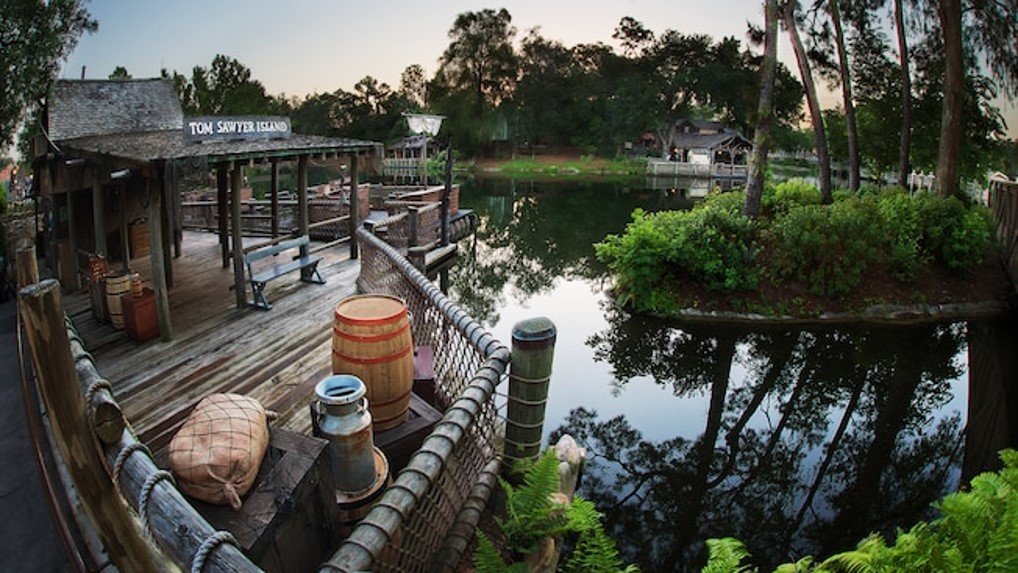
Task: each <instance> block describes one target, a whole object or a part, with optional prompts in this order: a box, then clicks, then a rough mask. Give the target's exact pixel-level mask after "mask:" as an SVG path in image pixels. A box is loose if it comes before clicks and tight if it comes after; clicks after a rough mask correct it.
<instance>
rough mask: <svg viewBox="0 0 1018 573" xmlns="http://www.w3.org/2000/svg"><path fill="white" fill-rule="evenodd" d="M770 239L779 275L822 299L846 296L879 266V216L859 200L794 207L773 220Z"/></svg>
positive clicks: (770, 246) (775, 268)
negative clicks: (867, 272)
mask: <svg viewBox="0 0 1018 573" xmlns="http://www.w3.org/2000/svg"><path fill="white" fill-rule="evenodd" d="M769 238H770V241H768V246H767V248H768V249H771V251H772V262H773V271H774V273H775V274H776V275H777V276H778V277H782V278H789V277H791V278H793V279H796V280H800V281H804V282H806V283H807V284H809V288H810V291H811V292H813V293H815V294H818V295H822V296H830V297H837V296H841V295H844V294H847V293H848V292H850V291H851V290H852V289H853V288H855V287H856V286H858V284H859V282H860V281H861V280H862V275H863V272H864V271H865V270H866V269H867V268H868V267H869V266H870V265H872V264H875V263H877V262H879V261H880V249H879V248H878V247H879V243H880V232H879V214H878V213H877V212H876V209H874V208H873V205H872V204H871V203H869V202H866V201H863V200H860V199H848V200H845V201H841V202H839V203H835V204H833V205H827V206H820V205H806V206H801V207H794V208H792V209H790V210H789V211H788V212H787V213H786V214H784V215H782V216H779V217H777V218H776V219H775V220H774V222H773V223H772V224H771V226H770V229H769Z"/></svg>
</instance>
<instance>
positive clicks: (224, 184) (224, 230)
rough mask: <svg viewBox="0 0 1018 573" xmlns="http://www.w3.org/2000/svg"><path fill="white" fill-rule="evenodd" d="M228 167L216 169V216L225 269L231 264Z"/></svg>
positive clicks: (223, 166)
mask: <svg viewBox="0 0 1018 573" xmlns="http://www.w3.org/2000/svg"><path fill="white" fill-rule="evenodd" d="M227 178H228V177H227V172H226V166H225V165H220V166H219V167H217V168H216V203H217V205H216V215H217V218H218V221H217V223H218V224H219V248H220V250H221V251H222V254H223V268H224V269H225V268H226V267H227V266H228V265H229V264H230V224H229V220H230V219H229V216H230V211H229V207H228V204H227V197H228V194H227V190H228V188H229V186H230V184H229V182H228V181H227Z"/></svg>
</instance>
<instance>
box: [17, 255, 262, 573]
mask: <svg viewBox="0 0 1018 573" xmlns="http://www.w3.org/2000/svg"><path fill="white" fill-rule="evenodd" d="M20 254H21V253H20V252H19V255H20ZM34 256H35V253H34V249H31V252H30V253H29V254H27V255H26V256H25V257H23V258H24V259H34ZM28 274H32V273H28ZM35 274H36V276H37V273H35ZM23 282H24V281H23ZM27 284H28V286H26V287H24V288H22V289H21V291H20V293H19V315H20V316H22V317H24V318H25V323H26V324H25V328H24V332H25V335H26V337H27V338H28V342H29V347H30V348H31V354H32V357H33V366H34V370H35V373H36V378H37V382H38V386H39V390H40V394H41V396H42V397H43V399H44V402H45V403H46V411H47V412H48V415H49V416H50V422H51V425H52V426H53V436H54V440H55V441H56V444H57V446H58V447H59V449H60V452H61V455H62V457H63V458H64V460H65V464H66V467H68V468H69V471H70V474H71V476H70V477H71V479H72V480H73V481H74V484H75V489H76V491H77V493H78V495H79V497H81V498H82V500H83V505H84V507H85V510H86V513H87V514H88V516H89V518H90V520H91V521H92V522H93V523H94V524H95V526H96V529H97V532H98V534H99V537H100V540H101V541H102V542H103V544H104V545H105V547H106V549H107V551H109V553H110V556H111V558H112V559H113V561H114V563H115V564H116V565H117V566H118V567H119V568H120V569H121V570H139V571H142V570H157V569H158V570H162V569H164V568H165V565H167V564H166V563H164V561H165V560H168V561H171V562H172V563H173V564H174V565H175V566H176V567H178V568H180V569H183V570H189V571H206V572H216V571H219V572H224V573H225V572H227V571H230V572H238V571H251V572H255V571H260V569H259V568H258V567H257V566H256V565H254V564H253V563H252V562H251V561H250V560H249V559H248V557H247V556H245V555H244V553H243V552H241V550H240V549H239V548H238V547H237V545H236V543H235V542H233V541H232V538H231V537H227V535H226V533H225V532H221V531H217V530H216V529H215V528H213V527H212V526H211V525H210V524H209V523H208V521H206V520H205V518H203V517H202V516H201V515H200V514H199V513H198V512H197V510H195V508H194V507H193V506H192V505H191V504H190V503H189V502H188V501H187V500H186V499H185V498H184V496H183V495H182V494H181V492H180V491H179V490H178V489H177V487H176V486H175V485H174V483H173V479H172V476H171V475H170V474H169V473H168V472H166V471H165V470H163V469H161V468H159V467H157V466H156V464H155V462H154V460H153V459H152V456H151V454H150V453H149V451H148V449H147V448H146V447H145V446H144V445H143V444H142V443H141V442H140V441H139V440H138V438H137V436H136V435H135V434H134V432H133V430H132V429H131V427H130V425H128V424H127V423H126V421H125V420H124V418H123V415H122V413H121V409H120V406H119V405H118V404H117V402H116V399H115V397H114V396H113V394H112V393H111V392H110V388H111V386H110V384H109V382H108V381H107V380H105V379H104V378H102V376H101V375H100V374H99V372H98V371H97V370H96V366H95V361H94V359H93V358H92V356H91V355H90V354H89V353H88V352H87V351H86V350H85V345H84V343H83V342H82V341H81V339H80V338H79V337H78V334H77V332H76V331H75V329H74V326H73V325H72V323H71V321H70V320H69V319H68V318H67V316H66V315H65V313H64V310H63V306H62V302H61V300H60V295H59V288H60V286H59V283H58V282H57V281H55V280H52V279H47V280H43V281H41V282H37V283H27ZM57 412H59V413H60V415H59V416H54V413H57ZM86 444H87V445H86ZM118 494H119V497H121V498H122V499H123V501H124V502H126V505H127V506H128V507H130V508H131V510H133V511H134V513H135V514H136V520H133V519H130V517H129V516H128V515H127V514H126V513H125V512H124V511H123V510H126V508H122V507H121V506H122V504H120V503H118V501H117V499H116V497H117V495H118ZM138 522H140V525H141V527H140V529H141V532H142V534H141V535H140V536H139V535H138V533H137V530H138V529H139V528H138V525H137V523H138ZM152 542H154V546H153V545H151V543H152ZM150 547H151V549H150ZM155 547H158V550H154V548H155Z"/></svg>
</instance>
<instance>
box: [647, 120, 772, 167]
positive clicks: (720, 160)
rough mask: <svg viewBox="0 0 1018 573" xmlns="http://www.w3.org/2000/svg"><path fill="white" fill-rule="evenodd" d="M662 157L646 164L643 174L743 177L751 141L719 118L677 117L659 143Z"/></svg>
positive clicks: (751, 144) (750, 149) (751, 147)
mask: <svg viewBox="0 0 1018 573" xmlns="http://www.w3.org/2000/svg"><path fill="white" fill-rule="evenodd" d="M662 143H663V145H662V150H663V157H662V159H660V160H650V161H648V163H647V173H648V174H650V175H661V176H690V177H710V178H725V179H745V178H746V176H747V174H748V168H747V164H748V163H749V153H750V152H751V151H752V150H753V142H751V141H750V140H748V139H746V138H745V137H743V136H742V134H741V133H739V132H738V131H735V130H734V129H729V128H727V127H725V126H724V124H722V123H721V122H719V121H713V120H703V119H679V120H676V122H675V124H674V125H672V126H671V129H669V130H668V131H667V135H666V140H665V141H664V142H662Z"/></svg>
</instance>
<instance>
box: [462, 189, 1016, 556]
mask: <svg viewBox="0 0 1018 573" xmlns="http://www.w3.org/2000/svg"><path fill="white" fill-rule="evenodd" d="M644 187H645V185H644V184H643V182H642V181H641V182H636V183H633V184H629V186H627V185H626V184H620V183H606V182H603V181H601V182H592V183H577V182H565V183H564V182H553V183H537V182H534V183H531V182H526V183H521V182H513V181H511V180H507V179H496V180H491V179H489V180H477V181H473V182H466V183H464V184H463V187H462V189H461V206H463V207H465V208H470V209H474V210H475V211H476V212H477V213H478V214H479V215H480V226H479V229H478V231H477V234H476V237H474V238H471V239H467V240H465V241H463V242H462V243H461V253H462V256H461V259H460V261H459V263H458V264H457V265H456V266H455V267H454V268H453V269H452V270H450V271H449V273H450V274H449V277H448V278H449V284H450V289H449V294H450V295H451V297H452V298H453V299H454V300H456V301H457V302H459V304H460V305H461V306H463V307H464V308H465V309H466V310H468V311H469V312H470V313H471V314H472V315H473V316H474V317H475V318H476V319H477V320H479V321H480V322H482V323H483V324H484V325H485V326H486V327H488V328H489V329H490V330H491V331H492V332H493V333H494V334H495V335H496V336H497V337H498V338H499V339H500V340H502V341H503V342H505V343H506V344H508V343H509V341H510V340H511V331H512V327H513V325H514V324H515V323H516V322H518V321H520V320H523V319H526V318H531V317H535V316H546V317H548V318H550V319H551V320H552V321H553V322H554V323H555V324H556V326H557V328H558V340H557V344H556V349H555V352H556V354H555V366H554V374H553V378H552V383H551V389H550V395H549V402H548V407H547V422H546V426H545V432H546V434H547V435H548V436H549V438H551V439H555V438H556V437H557V436H558V435H560V434H562V433H569V434H571V435H573V436H574V437H575V438H576V439H577V441H578V442H580V443H581V445H584V446H586V447H587V448H588V450H589V458H590V460H589V463H588V465H587V468H586V471H585V474H584V476H583V481H582V484H581V490H580V493H581V494H582V495H583V496H585V497H586V498H588V499H591V500H593V501H595V502H596V503H597V505H598V507H599V508H600V510H601V511H602V512H604V513H605V515H606V524H607V527H608V529H609V532H610V534H611V535H612V536H613V537H614V538H615V539H616V542H617V543H618V545H619V547H620V549H621V550H622V552H623V556H624V557H625V559H626V560H627V561H628V562H632V563H637V564H638V565H639V566H640V567H641V569H642V570H644V571H663V570H676V571H698V570H699V568H700V567H701V566H702V565H703V563H704V562H705V560H706V553H705V550H704V547H703V540H704V539H706V538H710V537H723V536H736V537H738V538H740V539H741V540H743V541H744V542H745V543H746V544H747V546H748V547H749V549H750V551H751V552H752V553H753V554H754V556H755V557H756V558H757V561H758V564H759V565H761V566H762V568H763V569H764V570H767V571H770V570H771V568H772V567H773V564H775V563H780V562H783V561H787V560H791V559H796V558H798V557H800V556H802V555H804V554H814V555H826V554H829V553H831V552H835V551H841V550H845V549H849V548H851V547H852V546H854V544H855V543H856V542H857V541H858V540H860V539H861V538H862V537H864V536H865V535H866V534H867V533H868V532H870V531H884V532H891V531H893V530H894V528H895V527H899V526H900V527H908V526H909V525H911V523H913V522H914V521H915V520H917V519H920V518H928V517H930V516H931V513H930V510H929V506H930V503H931V502H933V501H935V500H936V499H938V498H940V497H941V496H943V495H944V494H945V493H948V492H951V491H954V490H955V489H957V487H958V486H959V484H960V483H962V480H963V479H966V478H967V477H968V476H967V475H966V476H965V477H964V478H963V473H965V474H969V473H971V472H972V471H973V469H971V468H975V470H979V469H983V468H984V467H986V466H987V464H991V465H992V463H993V460H992V453H987V452H993V451H996V448H997V447H999V443H998V442H992V439H993V438H992V437H991V438H986V437H981V438H980V442H981V443H980V444H979V445H978V447H976V446H972V445H968V446H967V445H966V440H965V430H966V426H967V425H968V426H970V427H969V432H970V433H971V434H973V435H980V436H986V435H988V434H992V432H989V431H988V430H985V431H984V429H983V428H984V427H985V426H986V425H987V424H988V422H984V421H983V420H982V416H981V417H980V420H977V421H974V422H973V423H971V424H970V423H969V420H968V418H969V415H968V412H969V411H970V406H973V405H970V400H969V398H970V390H969V383H968V382H969V373H970V367H969V362H970V360H969V356H970V355H974V356H981V358H980V359H979V360H980V361H981V362H989V363H993V364H996V363H995V362H994V361H995V360H996V357H997V351H996V348H997V346H996V343H997V342H998V341H999V339H1000V335H999V334H998V332H997V331H996V330H992V329H991V325H985V324H978V325H974V324H966V323H956V324H940V325H933V326H919V327H886V326H885V327H872V328H784V327H783V328H762V327H749V328H746V327H736V326H730V325H729V326H724V325H708V324H688V323H687V324H684V323H682V322H679V321H668V320H658V319H649V318H646V317H640V316H631V315H629V314H627V313H626V312H624V311H621V310H619V309H617V308H615V307H613V306H612V304H611V303H610V300H609V299H608V297H607V296H606V294H605V289H606V288H607V287H608V286H609V285H610V280H609V278H608V277H607V276H606V274H605V269H604V268H603V266H602V265H601V264H600V263H599V262H598V261H597V260H596V259H595V257H594V252H593V247H592V244H593V243H595V242H597V241H600V240H601V239H603V238H604V236H605V235H606V234H607V233H618V232H621V231H622V230H623V229H624V227H625V225H626V223H627V222H629V220H630V213H631V211H632V210H633V209H634V208H635V207H642V208H644V209H646V210H658V209H664V208H672V209H678V208H687V207H689V206H690V205H691V202H690V200H689V199H687V198H686V197H685V196H684V195H685V194H684V193H683V192H682V191H675V192H672V191H668V190H648V189H645V188H644ZM1011 344H1013V342H1012V343H1011ZM970 345H971V347H972V349H973V350H979V351H980V352H979V353H977V352H973V353H970V352H969V349H970ZM1010 348H1014V346H1010ZM983 369H984V368H983V367H980V368H978V369H977V370H980V371H981V370H983ZM985 370H986V371H987V372H990V371H993V372H999V368H991V367H986V368H985ZM990 378H993V376H990ZM998 378H999V376H998ZM988 388H990V389H989V390H980V391H978V392H977V391H973V395H976V394H978V395H979V396H980V401H981V402H984V403H989V404H990V406H993V407H996V405H999V404H1001V403H1002V402H1006V400H1002V399H1000V394H999V390H998V389H997V388H996V386H993V385H992V384H991V385H990V386H989V387H988ZM982 396H989V397H987V398H983V397H982ZM994 396H996V398H994ZM987 401H989V402H987ZM997 439H998V441H999V440H1000V439H1005V441H1006V438H997ZM969 441H970V442H971V441H972V440H971V439H970V440H969ZM987 458H990V459H989V460H987Z"/></svg>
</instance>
